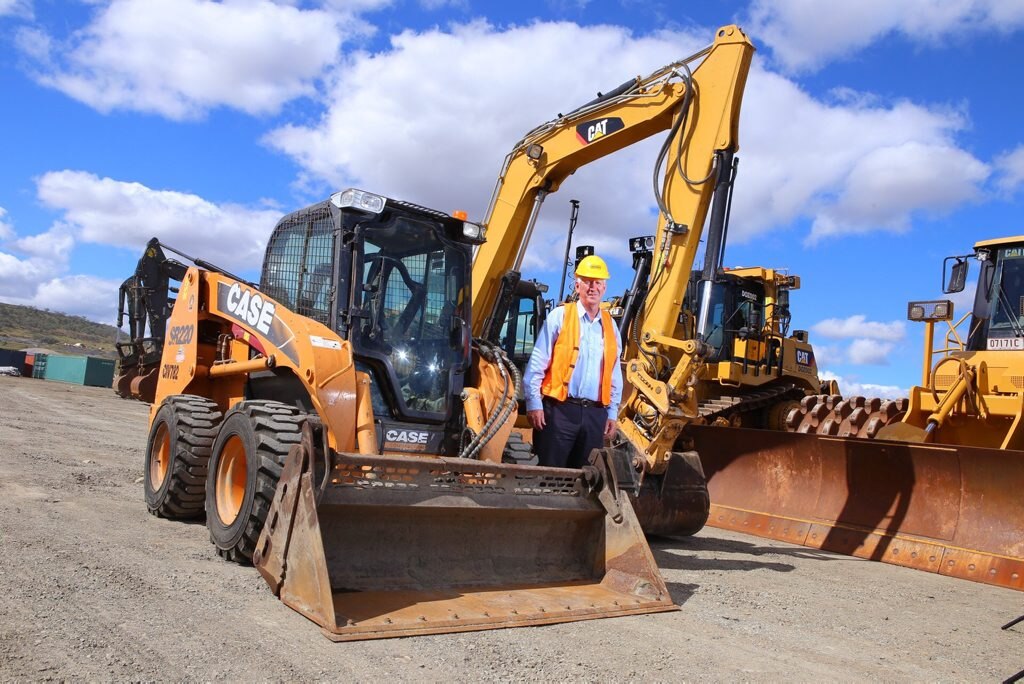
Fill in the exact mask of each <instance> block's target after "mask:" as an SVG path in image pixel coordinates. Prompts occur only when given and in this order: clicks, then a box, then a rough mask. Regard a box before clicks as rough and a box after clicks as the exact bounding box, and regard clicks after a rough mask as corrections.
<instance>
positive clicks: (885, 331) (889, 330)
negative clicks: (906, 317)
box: [811, 314, 906, 342]
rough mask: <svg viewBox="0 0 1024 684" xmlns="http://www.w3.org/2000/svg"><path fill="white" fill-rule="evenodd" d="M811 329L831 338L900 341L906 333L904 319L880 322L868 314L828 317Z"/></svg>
mask: <svg viewBox="0 0 1024 684" xmlns="http://www.w3.org/2000/svg"><path fill="white" fill-rule="evenodd" d="M811 329H812V330H814V332H815V333H817V334H818V335H821V336H822V337H828V338H830V339H846V338H859V339H861V340H882V341H885V342H898V341H900V340H902V339H903V337H904V336H905V335H906V324H905V322H904V321H891V322H889V323H879V322H876V321H869V320H867V316H865V315H863V314H857V315H855V316H850V317H848V318H827V319H825V320H823V321H820V322H818V323H815V324H814V326H813V327H812V328H811Z"/></svg>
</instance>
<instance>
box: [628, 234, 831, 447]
mask: <svg viewBox="0 0 1024 684" xmlns="http://www.w3.org/2000/svg"><path fill="white" fill-rule="evenodd" d="M723 232H727V226H726V227H725V228H724V231H723ZM654 242H655V239H654V236H641V237H635V238H630V240H629V249H630V251H631V252H632V254H633V270H634V278H633V283H632V284H631V285H630V287H629V288H628V289H627V290H626V292H625V293H624V294H623V295H622V296H621V297H619V298H618V299H617V300H616V302H615V303H614V306H613V308H612V316H613V317H614V318H616V320H617V321H618V325H619V331H620V334H621V335H622V342H623V349H625V350H629V349H630V347H629V343H630V342H631V341H633V343H634V347H633V348H634V349H638V348H639V347H638V346H637V345H636V341H635V340H632V339H631V338H632V337H633V336H634V334H635V331H637V330H638V329H639V328H640V327H642V326H641V325H634V323H635V322H636V314H637V309H638V306H639V305H640V304H641V303H642V302H643V301H644V300H645V299H646V297H647V294H648V293H647V288H648V279H649V277H650V270H651V263H652V261H653V258H654V254H653V252H652V247H653V245H654ZM724 244H725V240H724V238H723V239H722V241H721V246H722V250H723V252H724ZM705 261H706V263H705V268H702V269H699V270H694V271H693V272H691V274H690V280H689V283H688V285H687V288H686V293H685V296H684V299H683V305H682V307H681V308H680V311H679V317H680V320H681V321H682V335H683V336H684V338H687V339H693V338H697V337H699V338H700V339H701V340H702V341H703V342H704V344H705V345H706V347H707V350H708V353H707V354H705V355H704V356H703V357H702V358H701V364H700V366H699V369H698V372H697V374H696V377H695V387H696V391H697V396H698V414H699V420H698V421H695V422H698V423H700V424H708V425H716V426H723V427H752V428H759V429H771V430H785V429H787V420H788V418H789V414H790V413H791V412H792V411H793V409H794V408H796V407H798V406H799V404H800V402H801V401H802V400H803V399H804V398H805V397H808V396H816V395H818V394H821V393H822V392H823V391H830V390H831V388H830V387H829V386H828V383H825V382H822V381H821V380H820V379H819V377H818V367H817V363H816V361H815V357H814V349H813V347H812V346H811V344H810V341H809V335H808V332H807V331H806V330H793V331H792V333H790V324H791V321H792V315H791V313H790V303H789V302H790V292H792V291H793V290H798V289H799V288H800V277H799V276H796V275H792V274H790V273H788V272H785V271H782V270H779V269H772V268H763V267H732V268H728V267H721V266H717V264H720V263H721V261H722V257H721V256H719V257H717V258H715V257H711V258H710V259H708V258H707V256H706V259H705ZM705 290H707V291H708V292H709V296H708V298H707V300H706V302H705V301H704V298H703V292H704V291H705ZM705 311H706V312H707V314H706V315H704V312H705ZM627 353H628V351H627Z"/></svg>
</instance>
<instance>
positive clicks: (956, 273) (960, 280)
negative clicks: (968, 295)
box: [942, 257, 971, 294]
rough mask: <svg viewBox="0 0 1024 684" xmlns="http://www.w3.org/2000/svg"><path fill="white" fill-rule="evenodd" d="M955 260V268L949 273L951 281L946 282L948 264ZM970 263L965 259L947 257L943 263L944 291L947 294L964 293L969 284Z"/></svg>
mask: <svg viewBox="0 0 1024 684" xmlns="http://www.w3.org/2000/svg"><path fill="white" fill-rule="evenodd" d="M951 259H952V260H953V267H952V268H951V269H950V272H949V280H946V264H947V263H949V261H950V260H951ZM970 266H971V264H970V262H969V261H967V259H966V258H965V257H946V260H945V261H943V262H942V291H943V292H944V293H945V294H952V293H954V292H963V291H964V286H965V285H966V284H967V271H968V269H970Z"/></svg>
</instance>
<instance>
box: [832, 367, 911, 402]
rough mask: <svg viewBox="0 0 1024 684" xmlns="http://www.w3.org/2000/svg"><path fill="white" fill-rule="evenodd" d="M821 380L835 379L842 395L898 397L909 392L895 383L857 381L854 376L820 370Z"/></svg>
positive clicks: (882, 397)
mask: <svg viewBox="0 0 1024 684" xmlns="http://www.w3.org/2000/svg"><path fill="white" fill-rule="evenodd" d="M819 375H820V376H821V379H822V380H835V381H836V382H838V383H839V391H840V393H841V394H842V395H843V396H844V397H855V396H862V397H869V398H870V397H879V398H880V399H900V398H902V397H906V396H907V395H908V394H910V391H909V389H907V388H904V387H898V386H896V385H878V384H873V383H869V382H859V381H858V380H857V379H855V378H845V377H843V376H840V375H836V374H835V373H833V372H831V371H827V370H826V371H820V372H819Z"/></svg>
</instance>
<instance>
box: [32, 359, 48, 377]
mask: <svg viewBox="0 0 1024 684" xmlns="http://www.w3.org/2000/svg"><path fill="white" fill-rule="evenodd" d="M48 356H49V354H35V355H34V356H33V359H32V377H33V378H45V377H46V357H48Z"/></svg>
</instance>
